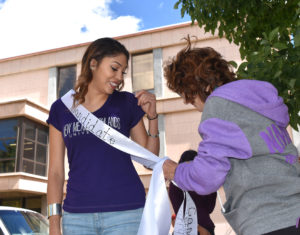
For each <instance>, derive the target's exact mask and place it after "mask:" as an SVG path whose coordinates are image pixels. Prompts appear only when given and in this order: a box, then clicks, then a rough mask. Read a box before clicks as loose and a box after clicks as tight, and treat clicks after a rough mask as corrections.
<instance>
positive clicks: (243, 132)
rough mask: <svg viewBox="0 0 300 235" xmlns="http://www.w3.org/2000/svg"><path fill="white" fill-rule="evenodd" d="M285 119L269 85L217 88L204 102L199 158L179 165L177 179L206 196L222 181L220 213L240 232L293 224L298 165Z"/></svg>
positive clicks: (298, 204)
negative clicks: (222, 205) (222, 198)
mask: <svg viewBox="0 0 300 235" xmlns="http://www.w3.org/2000/svg"><path fill="white" fill-rule="evenodd" d="M288 122H289V116H288V110H287V107H286V105H285V104H284V103H283V100H282V98H281V97H279V96H278V93H277V90H276V88H275V87H273V86H272V85H271V84H270V83H267V82H262V81H256V80H239V81H235V82H231V83H228V84H226V85H223V86H221V87H219V88H217V89H216V90H215V91H214V92H213V93H212V94H211V95H210V96H209V97H208V99H207V101H206V102H205V107H204V110H203V114H202V119H201V123H200V125H199V133H200V135H201V137H202V139H203V141H201V143H200V144H199V148H198V156H197V157H196V158H195V160H194V161H193V162H192V163H190V164H186V163H183V164H180V165H178V167H177V169H176V172H175V178H174V180H175V182H176V183H177V184H178V185H179V187H181V188H182V189H184V190H190V191H196V192H197V193H198V194H204V195H205V194H209V193H211V192H214V191H216V190H218V189H219V187H220V186H222V185H223V186H224V190H225V194H226V199H227V201H226V203H225V205H224V207H225V209H226V212H225V213H224V216H225V218H226V219H227V221H228V222H229V223H230V225H231V226H232V228H233V229H234V231H235V232H236V233H237V234H238V235H260V234H263V233H268V232H271V231H275V230H279V229H282V228H286V227H290V226H296V222H297V218H298V217H299V216H300V164H299V163H298V153H297V149H296V147H295V146H294V145H293V143H292V141H291V139H290V137H289V135H288V133H287V131H286V127H287V125H288Z"/></svg>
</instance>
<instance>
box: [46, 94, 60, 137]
mask: <svg viewBox="0 0 300 235" xmlns="http://www.w3.org/2000/svg"><path fill="white" fill-rule="evenodd" d="M58 102H59V100H57V101H55V102H54V103H53V104H52V105H51V108H50V112H49V116H48V119H47V121H46V122H47V123H48V125H49V124H51V125H53V126H54V127H55V128H56V129H57V130H59V131H62V130H61V125H60V122H59V116H58V114H59V103H58Z"/></svg>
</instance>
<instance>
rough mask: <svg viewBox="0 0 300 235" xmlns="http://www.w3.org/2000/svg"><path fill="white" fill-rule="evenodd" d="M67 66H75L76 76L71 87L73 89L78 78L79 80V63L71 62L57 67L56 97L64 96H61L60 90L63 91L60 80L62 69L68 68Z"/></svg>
mask: <svg viewBox="0 0 300 235" xmlns="http://www.w3.org/2000/svg"><path fill="white" fill-rule="evenodd" d="M66 68H74V69H75V77H74V84H73V86H72V87H71V88H70V89H73V88H74V86H75V84H76V80H77V64H69V65H65V66H60V67H57V85H56V94H57V95H56V98H57V99H59V98H61V97H62V96H60V91H61V87H60V85H61V84H60V81H61V70H62V69H66Z"/></svg>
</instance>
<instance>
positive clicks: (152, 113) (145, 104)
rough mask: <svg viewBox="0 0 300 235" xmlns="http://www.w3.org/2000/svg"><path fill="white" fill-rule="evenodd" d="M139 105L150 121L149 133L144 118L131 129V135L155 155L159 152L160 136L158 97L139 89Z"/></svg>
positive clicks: (137, 95) (137, 96) (137, 94)
mask: <svg viewBox="0 0 300 235" xmlns="http://www.w3.org/2000/svg"><path fill="white" fill-rule="evenodd" d="M135 96H136V98H137V99H138V105H139V106H141V108H142V109H143V111H144V112H145V113H146V115H147V120H148V122H149V125H148V126H149V129H148V133H149V135H148V134H147V132H146V128H145V125H144V122H143V120H142V119H141V120H140V121H139V122H138V123H137V124H136V125H135V126H134V127H133V128H132V129H131V131H130V136H131V138H132V140H133V141H135V142H137V143H138V144H140V145H141V146H143V147H145V148H147V149H148V150H149V151H151V152H152V153H154V154H155V155H158V154H159V136H158V134H159V133H158V115H157V112H156V98H155V95H154V94H151V93H149V92H147V91H144V90H142V91H139V92H137V93H136V95H135Z"/></svg>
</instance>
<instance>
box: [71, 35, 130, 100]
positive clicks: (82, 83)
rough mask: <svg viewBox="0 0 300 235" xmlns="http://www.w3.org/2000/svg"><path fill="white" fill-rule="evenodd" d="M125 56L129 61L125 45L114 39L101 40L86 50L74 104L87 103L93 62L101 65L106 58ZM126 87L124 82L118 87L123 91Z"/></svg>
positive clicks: (94, 42)
mask: <svg viewBox="0 0 300 235" xmlns="http://www.w3.org/2000/svg"><path fill="white" fill-rule="evenodd" d="M119 54H124V55H125V56H126V58H127V62H128V60H129V52H128V51H127V49H126V48H125V46H124V45H123V44H121V43H120V42H118V41H117V40H115V39H113V38H99V39H97V40H96V41H93V42H92V43H91V44H90V45H89V46H88V48H87V49H86V51H85V53H84V55H83V57H82V60H81V73H80V75H79V77H78V80H77V82H76V85H75V94H74V104H75V102H76V101H77V102H78V103H79V104H81V103H83V102H84V101H85V98H84V97H85V95H86V93H87V92H88V85H89V83H90V82H91V81H92V77H93V73H92V70H91V65H90V63H91V60H92V59H95V60H96V61H97V64H98V65H99V64H100V63H101V61H102V59H103V58H104V57H111V56H116V55H119ZM123 87H124V82H123V81H122V83H121V85H120V86H119V87H118V90H121V89H122V88H123Z"/></svg>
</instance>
